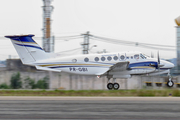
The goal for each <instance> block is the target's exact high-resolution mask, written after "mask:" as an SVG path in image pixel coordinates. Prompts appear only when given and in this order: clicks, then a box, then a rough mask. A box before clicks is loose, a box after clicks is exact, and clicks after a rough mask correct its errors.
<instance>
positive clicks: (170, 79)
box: [167, 73, 174, 87]
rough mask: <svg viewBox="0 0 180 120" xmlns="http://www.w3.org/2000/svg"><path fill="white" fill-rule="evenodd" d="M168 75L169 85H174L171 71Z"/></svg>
mask: <svg viewBox="0 0 180 120" xmlns="http://www.w3.org/2000/svg"><path fill="white" fill-rule="evenodd" d="M168 77H169V81H168V82H167V86H168V87H173V85H174V82H173V81H172V77H171V75H170V73H168Z"/></svg>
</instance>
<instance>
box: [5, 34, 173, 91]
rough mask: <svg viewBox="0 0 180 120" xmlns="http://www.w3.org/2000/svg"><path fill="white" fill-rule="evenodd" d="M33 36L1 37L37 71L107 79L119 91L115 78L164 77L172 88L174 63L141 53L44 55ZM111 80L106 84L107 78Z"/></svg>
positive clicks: (112, 87) (109, 87) (24, 61)
mask: <svg viewBox="0 0 180 120" xmlns="http://www.w3.org/2000/svg"><path fill="white" fill-rule="evenodd" d="M33 36H34V35H15V36H5V37H6V38H10V39H11V41H12V43H13V45H14V47H15V49H16V51H17V53H18V55H19V57H20V59H21V61H22V63H23V64H26V65H31V66H35V67H36V68H37V69H39V70H48V71H56V72H61V71H63V72H68V73H73V74H82V75H96V76H98V77H100V76H107V78H108V84H107V88H108V89H110V90H111V89H115V90H117V89H119V87H120V85H119V84H118V83H116V78H130V77H131V76H132V75H159V74H168V76H169V81H168V82H167V86H169V87H172V86H173V85H174V83H173V81H172V80H171V76H170V69H171V68H173V67H174V64H172V63H170V62H167V61H164V60H160V59H159V55H158V59H157V58H150V57H148V56H146V55H145V54H143V53H141V52H117V53H106V54H85V55H72V56H69V57H61V56H53V57H52V55H51V54H50V53H46V52H45V51H44V50H43V49H42V48H41V47H40V46H39V45H38V44H37V43H36V42H35V41H34V40H33V39H32V37H33ZM111 78H113V81H112V82H110V79H111Z"/></svg>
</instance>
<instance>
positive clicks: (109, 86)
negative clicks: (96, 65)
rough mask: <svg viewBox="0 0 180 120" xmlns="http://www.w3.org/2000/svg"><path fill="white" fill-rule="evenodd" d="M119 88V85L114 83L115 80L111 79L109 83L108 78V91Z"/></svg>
mask: <svg viewBox="0 0 180 120" xmlns="http://www.w3.org/2000/svg"><path fill="white" fill-rule="evenodd" d="M119 87H120V85H119V84H118V83H116V78H113V83H111V82H110V78H108V84H107V88H108V89H109V90H112V89H114V90H118V89H119Z"/></svg>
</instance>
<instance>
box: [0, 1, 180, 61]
mask: <svg viewBox="0 0 180 120" xmlns="http://www.w3.org/2000/svg"><path fill="white" fill-rule="evenodd" d="M0 1H1V4H0V18H1V19H0V40H1V44H0V60H2V59H6V58H8V55H12V56H17V53H16V51H15V49H14V47H13V46H12V44H11V42H10V40H8V39H6V38H2V37H3V36H4V35H14V34H35V35H36V36H37V37H38V38H37V42H38V43H39V44H40V46H42V45H41V39H40V38H39V37H42V30H41V29H42V25H43V23H42V15H43V14H42V6H43V2H42V0H0ZM52 5H53V6H54V10H53V13H52V33H53V35H55V36H56V37H59V36H69V35H79V34H82V33H85V32H86V31H90V33H91V34H94V35H98V36H103V37H109V38H115V39H119V40H127V41H133V42H143V43H150V44H160V45H172V46H175V45H176V28H175V26H176V24H175V22H174V19H175V18H177V17H178V16H180V6H179V5H180V0H53V2H52ZM35 40H36V38H35ZM81 42H83V39H82V38H81V39H78V40H71V41H60V40H56V45H55V52H61V51H65V50H70V49H74V48H79V47H81V46H80V43H81ZM90 43H91V44H90V46H92V45H97V46H98V47H96V48H93V49H92V52H96V51H102V50H103V49H106V50H107V51H108V52H116V51H141V52H144V53H146V54H149V55H150V54H151V52H153V53H154V54H156V53H157V50H154V49H147V48H141V47H136V46H125V45H115V44H110V43H104V42H99V41H95V40H90ZM174 49H175V48H174ZM159 52H160V55H161V57H162V58H174V57H176V51H175V50H174V51H164V50H160V51H159ZM78 53H81V51H80V50H79V51H77V52H75V53H74V54H78Z"/></svg>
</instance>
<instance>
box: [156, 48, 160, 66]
mask: <svg viewBox="0 0 180 120" xmlns="http://www.w3.org/2000/svg"><path fill="white" fill-rule="evenodd" d="M157 57H158V65H160V58H159V51H158V53H157Z"/></svg>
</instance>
